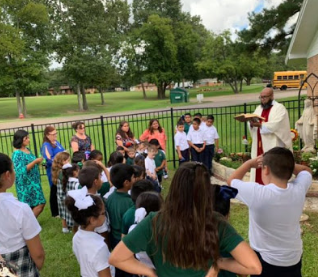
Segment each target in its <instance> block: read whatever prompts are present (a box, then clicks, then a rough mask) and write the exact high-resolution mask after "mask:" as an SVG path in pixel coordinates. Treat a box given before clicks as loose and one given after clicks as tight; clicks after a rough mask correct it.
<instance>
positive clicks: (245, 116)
mask: <svg viewBox="0 0 318 277" xmlns="http://www.w3.org/2000/svg"><path fill="white" fill-rule="evenodd" d="M234 118H235V119H236V120H238V121H240V122H246V121H253V122H260V121H264V120H265V118H264V117H261V116H259V115H257V114H254V113H242V114H239V115H237V116H234Z"/></svg>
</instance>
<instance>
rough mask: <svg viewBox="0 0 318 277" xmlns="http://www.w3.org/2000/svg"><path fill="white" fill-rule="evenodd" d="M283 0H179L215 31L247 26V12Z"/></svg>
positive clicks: (274, 4)
mask: <svg viewBox="0 0 318 277" xmlns="http://www.w3.org/2000/svg"><path fill="white" fill-rule="evenodd" d="M283 1H284V0H181V3H182V5H183V7H182V9H183V10H184V11H187V12H190V14H191V15H199V16H200V17H201V19H202V23H203V24H204V26H205V27H206V28H207V29H208V30H210V31H213V32H215V33H220V32H222V31H224V30H226V29H229V30H230V31H231V32H232V33H233V34H234V33H235V31H236V30H242V29H244V28H247V27H248V13H250V12H253V11H254V12H261V11H262V10H263V8H270V7H272V6H275V7H276V6H278V5H279V4H280V3H282V2H283Z"/></svg>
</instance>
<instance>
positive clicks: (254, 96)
mask: <svg viewBox="0 0 318 277" xmlns="http://www.w3.org/2000/svg"><path fill="white" fill-rule="evenodd" d="M306 94H307V91H306V90H303V91H302V95H306ZM297 95H298V90H296V89H295V90H288V91H280V90H277V91H276V92H275V98H276V99H280V98H286V97H293V96H297ZM258 96H259V93H249V94H236V95H225V96H215V97H207V98H204V101H203V103H200V104H199V103H198V104H195V105H187V106H182V107H180V106H178V108H185V109H193V108H209V107H226V106H235V105H241V104H244V103H250V102H255V101H258ZM191 102H196V99H191ZM161 110H164V108H161V109H147V110H143V111H142V112H156V111H161ZM137 112H138V111H125V112H120V113H105V114H103V115H104V116H120V115H127V114H131V113H137ZM98 116H100V115H99V114H90V115H88V114H83V115H77V116H70V117H58V118H33V119H16V120H8V121H7V122H3V123H0V130H1V129H7V128H16V127H23V126H29V125H31V124H32V123H33V124H46V123H56V122H61V121H76V120H84V119H89V118H96V117H98Z"/></svg>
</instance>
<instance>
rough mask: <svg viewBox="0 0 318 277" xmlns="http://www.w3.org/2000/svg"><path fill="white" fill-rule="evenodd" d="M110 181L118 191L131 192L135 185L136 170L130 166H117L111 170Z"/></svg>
mask: <svg viewBox="0 0 318 277" xmlns="http://www.w3.org/2000/svg"><path fill="white" fill-rule="evenodd" d="M110 181H111V182H112V184H113V185H114V186H115V187H116V188H117V189H124V190H126V191H128V190H130V188H131V185H132V184H133V183H134V168H133V167H132V166H131V165H128V164H116V165H114V166H113V167H112V169H111V170H110Z"/></svg>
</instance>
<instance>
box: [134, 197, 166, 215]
mask: <svg viewBox="0 0 318 277" xmlns="http://www.w3.org/2000/svg"><path fill="white" fill-rule="evenodd" d="M162 202H163V200H162V197H161V195H160V194H159V193H157V192H155V191H146V192H142V193H141V194H140V195H139V196H138V198H137V200H136V209H138V208H145V210H146V212H147V215H148V214H149V213H150V212H157V211H159V210H160V208H161V205H162Z"/></svg>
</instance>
